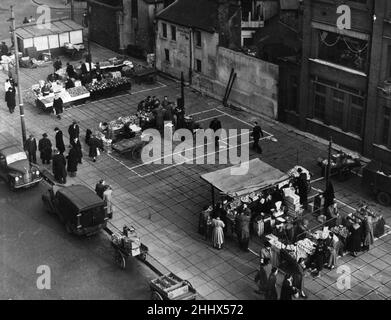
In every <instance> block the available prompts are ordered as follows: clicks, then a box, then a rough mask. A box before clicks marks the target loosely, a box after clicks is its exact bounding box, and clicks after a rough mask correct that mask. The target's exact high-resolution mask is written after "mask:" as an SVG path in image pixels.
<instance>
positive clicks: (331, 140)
mask: <svg viewBox="0 0 391 320" xmlns="http://www.w3.org/2000/svg"><path fill="white" fill-rule="evenodd" d="M332 146H333V138H332V137H330V142H329V153H328V157H327V167H326V188H327V185H328V183H329V180H330V171H331V149H332Z"/></svg>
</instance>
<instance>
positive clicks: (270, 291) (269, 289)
mask: <svg viewBox="0 0 391 320" xmlns="http://www.w3.org/2000/svg"><path fill="white" fill-rule="evenodd" d="M277 274H278V269H277V268H276V267H273V268H272V271H271V272H270V275H269V278H268V280H267V285H266V293H265V300H277V299H278V295H277V287H276V283H277Z"/></svg>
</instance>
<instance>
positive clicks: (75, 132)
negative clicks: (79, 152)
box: [68, 120, 80, 144]
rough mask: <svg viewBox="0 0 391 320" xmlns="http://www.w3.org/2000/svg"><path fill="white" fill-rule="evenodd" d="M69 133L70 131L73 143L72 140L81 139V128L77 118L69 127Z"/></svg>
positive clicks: (70, 138) (70, 139)
mask: <svg viewBox="0 0 391 320" xmlns="http://www.w3.org/2000/svg"><path fill="white" fill-rule="evenodd" d="M68 133H69V141H70V143H71V144H72V141H74V139H76V138H78V139H79V134H80V128H79V125H78V124H77V121H76V120H73V121H72V124H71V125H70V126H69V127H68Z"/></svg>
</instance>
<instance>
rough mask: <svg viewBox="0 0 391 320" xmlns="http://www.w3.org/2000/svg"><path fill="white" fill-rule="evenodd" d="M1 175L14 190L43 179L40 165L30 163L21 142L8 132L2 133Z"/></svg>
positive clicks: (0, 139) (32, 184)
mask: <svg viewBox="0 0 391 320" xmlns="http://www.w3.org/2000/svg"><path fill="white" fill-rule="evenodd" d="M0 177H1V178H2V179H3V180H4V181H5V182H6V183H8V186H9V187H10V189H11V190H13V191H15V190H16V189H21V188H27V187H31V186H35V185H37V184H38V183H39V182H40V181H41V180H42V176H41V172H40V170H39V167H38V166H37V165H35V164H30V162H29V160H28V158H27V154H26V152H25V151H24V150H23V148H22V146H21V145H20V142H19V141H18V140H16V139H15V138H14V137H13V136H12V135H10V134H8V133H0Z"/></svg>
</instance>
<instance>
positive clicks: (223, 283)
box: [0, 46, 391, 300]
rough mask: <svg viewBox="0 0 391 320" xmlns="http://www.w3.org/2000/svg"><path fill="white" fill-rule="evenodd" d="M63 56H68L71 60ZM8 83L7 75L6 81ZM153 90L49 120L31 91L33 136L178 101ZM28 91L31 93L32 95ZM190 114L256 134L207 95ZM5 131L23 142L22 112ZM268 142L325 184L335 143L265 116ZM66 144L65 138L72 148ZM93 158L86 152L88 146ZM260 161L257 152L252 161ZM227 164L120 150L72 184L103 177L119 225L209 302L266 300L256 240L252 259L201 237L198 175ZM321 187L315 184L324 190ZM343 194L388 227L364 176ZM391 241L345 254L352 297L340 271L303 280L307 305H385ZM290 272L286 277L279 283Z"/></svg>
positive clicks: (269, 156) (86, 165) (272, 160)
mask: <svg viewBox="0 0 391 320" xmlns="http://www.w3.org/2000/svg"><path fill="white" fill-rule="evenodd" d="M93 56H94V57H96V59H98V58H102V57H104V58H108V57H112V56H115V54H114V53H111V52H109V51H108V50H105V49H103V48H101V47H98V46H93ZM64 61H65V58H64V59H63V62H64ZM51 70H52V67H51V65H50V66H48V67H46V68H39V69H34V70H29V69H23V70H22V77H23V78H22V81H21V82H22V85H23V88H24V89H26V88H29V87H31V85H32V84H33V83H36V82H37V81H38V80H39V79H43V78H46V76H47V74H48V73H49V72H50V71H51ZM0 78H1V79H0V80H1V81H4V79H5V75H1V76H0ZM158 80H159V81H158V82H157V83H155V84H153V85H133V87H132V90H131V92H127V93H124V94H122V95H119V96H115V97H110V98H107V99H103V100H98V101H93V102H89V103H87V104H85V105H81V106H78V107H73V108H70V109H67V110H66V111H65V113H64V116H63V119H62V120H57V119H56V118H55V117H54V116H53V115H50V114H45V113H43V112H41V111H40V110H38V109H37V108H36V107H35V106H34V105H33V104H31V102H33V101H32V99H31V96H30V95H29V94H28V93H27V91H26V92H25V98H26V108H25V109H26V124H27V130H28V133H30V132H32V133H34V134H35V135H36V136H37V137H40V136H41V134H42V133H43V132H47V133H48V134H49V138H50V139H52V140H53V139H54V131H53V129H54V127H55V126H59V127H61V128H62V129H63V132H64V135H65V138H66V139H67V138H68V137H67V127H68V125H69V124H70V123H71V121H72V119H77V120H78V121H79V122H80V126H81V129H82V130H81V132H82V133H83V136H84V132H85V130H86V129H87V128H91V129H95V128H97V125H98V123H99V122H101V121H110V120H113V119H116V118H118V117H119V116H121V115H129V114H132V113H134V112H135V110H136V107H137V104H138V102H139V101H140V100H142V99H144V98H145V96H146V95H151V96H153V95H156V96H158V97H162V96H164V95H167V96H168V97H169V98H170V99H172V100H173V99H174V98H175V97H177V96H178V95H179V92H180V85H179V83H178V82H175V81H172V80H167V79H165V78H160V77H159V79H158ZM26 90H27V89H26ZM185 96H186V112H187V114H194V117H195V118H197V119H198V120H200V121H201V124H202V125H204V126H206V125H208V124H209V121H210V119H211V118H212V117H218V118H219V119H220V120H221V122H222V125H223V127H224V128H242V129H244V128H250V127H251V125H250V123H251V121H252V120H254V119H255V117H254V116H252V115H249V114H246V113H244V112H239V111H233V110H229V109H224V108H223V107H222V106H221V103H220V102H219V101H216V100H213V99H211V98H208V97H205V96H202V95H200V94H199V93H197V92H195V91H193V90H191V89H189V88H186V90H185ZM0 106H1V107H0V114H1V120H0V121H1V122H0V125H1V130H9V131H10V132H11V133H12V134H14V135H15V136H20V123H19V121H20V120H19V116H18V114H17V113H14V114H12V115H10V114H9V113H8V110H7V108H6V106H5V104H4V102H3V101H2V102H0ZM260 121H261V125H262V128H263V129H264V131H266V132H267V136H274V137H275V138H276V139H277V142H273V141H272V140H271V139H264V140H263V141H262V147H263V149H264V153H263V154H264V155H263V156H262V157H261V159H262V160H263V161H265V162H267V163H269V164H271V165H273V166H274V167H276V168H278V169H280V170H282V171H287V170H289V169H290V168H292V167H293V166H295V165H296V164H297V163H299V164H300V165H302V166H304V167H306V168H307V169H309V170H310V171H312V172H313V173H314V175H315V176H314V179H318V178H320V170H319V168H318V167H317V166H316V159H317V158H318V157H319V156H326V154H327V145H325V144H324V143H322V142H321V141H320V140H314V139H310V138H308V137H307V136H305V135H303V134H301V133H298V132H297V131H295V130H293V129H292V128H291V127H289V126H286V125H283V124H280V123H277V122H274V121H271V120H268V119H260ZM65 142H66V143H67V141H65ZM84 153H85V156H86V148H84ZM257 156H258V155H256V154H254V153H253V152H252V151H250V158H251V159H252V158H255V157H257ZM221 167H223V166H219V165H192V164H182V165H145V164H142V163H140V162H136V161H133V160H129V159H126V158H123V157H120V156H118V155H116V154H115V153H110V154H107V153H104V154H103V155H101V156H100V157H99V159H98V161H97V162H96V163H93V162H91V161H90V160H89V159H88V158H87V157H85V159H84V161H83V165H81V166H80V167H79V171H78V175H77V177H76V178H69V179H68V180H69V182H70V183H84V184H86V185H88V186H90V187H93V186H94V185H95V183H96V182H97V180H99V179H100V178H104V179H105V180H106V181H107V182H108V183H109V184H110V185H112V187H113V189H114V193H113V195H114V208H115V213H114V217H113V221H112V223H113V225H114V226H116V227H118V228H122V225H123V224H129V225H133V226H135V227H136V229H137V231H138V232H139V234H140V235H141V237H142V242H143V243H145V244H146V245H147V246H148V247H149V249H150V254H151V256H152V257H153V260H156V261H158V264H159V268H160V269H161V270H162V272H166V271H171V272H174V273H176V274H177V275H178V276H180V277H183V278H185V279H187V280H189V281H190V282H191V283H192V284H193V286H194V287H195V288H196V289H197V291H198V292H199V293H200V295H201V296H203V297H204V298H206V299H262V298H263V297H262V296H259V295H257V294H255V293H254V289H256V286H255V284H254V282H253V279H254V275H255V272H256V269H257V267H258V257H257V255H256V253H257V252H259V246H258V243H257V241H256V240H255V239H252V241H251V243H250V249H251V251H250V252H243V251H241V250H239V248H238V245H237V242H236V241H235V239H231V238H227V239H226V243H225V244H224V249H223V250H220V251H217V250H215V249H213V248H212V246H211V243H210V242H209V241H206V240H205V239H204V238H203V237H202V236H201V235H199V234H198V233H197V227H198V216H199V212H200V211H201V209H202V207H204V206H205V205H209V204H210V203H211V194H210V187H209V186H208V185H207V184H206V183H205V182H204V181H203V180H202V179H201V178H200V174H203V173H205V172H211V171H214V170H216V169H217V168H221ZM323 185H324V182H323V181H321V180H320V181H319V182H317V183H315V184H314V186H315V187H318V188H320V189H322V188H323ZM334 186H335V189H336V195H337V197H338V199H339V200H340V201H341V202H342V203H341V206H342V207H346V208H349V207H351V208H355V207H357V205H358V204H359V202H360V200H361V199H365V200H366V201H368V203H369V204H370V205H372V206H373V207H374V208H375V209H376V210H377V211H378V212H381V213H383V214H384V216H385V218H386V221H387V224H390V217H391V210H390V208H384V207H381V206H379V205H377V204H376V203H375V202H374V201H373V200H372V199H371V198H369V196H368V195H367V193H366V192H365V190H364V189H362V188H361V186H360V178H359V177H357V176H354V177H352V178H351V179H350V180H349V181H347V182H343V183H342V182H338V181H334ZM390 251H391V235H385V236H384V237H382V238H381V239H377V240H376V242H375V244H374V246H373V247H372V248H371V250H370V251H369V252H367V253H363V254H360V255H359V257H357V258H351V257H350V256H345V257H343V258H341V259H339V261H338V264H339V265H341V264H346V265H347V266H349V267H350V268H351V270H352V281H351V290H345V291H340V290H338V289H337V287H336V280H337V278H338V276H339V275H338V274H337V270H336V269H334V270H332V271H324V273H322V275H321V277H320V278H317V279H312V277H310V276H307V277H306V278H305V286H306V291H307V294H308V296H309V299H322V300H325V299H354V300H356V299H369V300H371V299H387V298H390V297H391V256H390V255H389V253H390ZM281 282H282V275H279V277H278V283H279V284H281Z"/></svg>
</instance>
